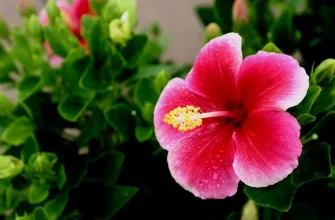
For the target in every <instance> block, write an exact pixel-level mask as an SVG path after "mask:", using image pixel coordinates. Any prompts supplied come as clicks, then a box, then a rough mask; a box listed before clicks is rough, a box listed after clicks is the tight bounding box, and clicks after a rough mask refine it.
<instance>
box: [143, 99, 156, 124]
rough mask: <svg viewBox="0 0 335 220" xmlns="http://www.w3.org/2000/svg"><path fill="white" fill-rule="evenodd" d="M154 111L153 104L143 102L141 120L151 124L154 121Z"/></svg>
mask: <svg viewBox="0 0 335 220" xmlns="http://www.w3.org/2000/svg"><path fill="white" fill-rule="evenodd" d="M154 110H155V106H154V104H152V103H149V102H145V103H144V106H143V107H142V108H141V112H142V117H143V119H144V120H145V121H146V122H148V123H150V124H151V123H152V122H153V119H154Z"/></svg>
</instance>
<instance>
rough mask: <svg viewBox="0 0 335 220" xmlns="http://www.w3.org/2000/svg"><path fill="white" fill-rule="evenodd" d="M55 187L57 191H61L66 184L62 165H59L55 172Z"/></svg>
mask: <svg viewBox="0 0 335 220" xmlns="http://www.w3.org/2000/svg"><path fill="white" fill-rule="evenodd" d="M56 181H57V187H58V189H60V190H61V189H63V187H64V186H65V183H66V173H65V167H64V165H63V164H62V165H60V166H59V167H58V170H57V179H56Z"/></svg>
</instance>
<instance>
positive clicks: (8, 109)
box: [0, 93, 14, 115]
mask: <svg viewBox="0 0 335 220" xmlns="http://www.w3.org/2000/svg"><path fill="white" fill-rule="evenodd" d="M13 110H14V104H13V102H12V101H10V100H9V98H8V97H7V96H5V95H4V94H2V93H0V115H11V114H12V111H13Z"/></svg>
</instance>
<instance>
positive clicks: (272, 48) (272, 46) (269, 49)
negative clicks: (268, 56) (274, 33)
mask: <svg viewBox="0 0 335 220" xmlns="http://www.w3.org/2000/svg"><path fill="white" fill-rule="evenodd" d="M262 50H263V51H265V52H274V53H279V54H281V53H283V52H281V50H280V49H279V48H278V47H277V46H276V45H275V44H274V43H268V44H267V45H265V46H264V47H263V49H262Z"/></svg>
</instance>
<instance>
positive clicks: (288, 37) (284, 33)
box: [271, 8, 296, 52]
mask: <svg viewBox="0 0 335 220" xmlns="http://www.w3.org/2000/svg"><path fill="white" fill-rule="evenodd" d="M293 18H294V14H293V10H292V9H291V8H287V9H286V10H285V11H284V12H283V13H282V14H281V16H280V17H279V19H278V20H277V22H275V23H274V24H273V26H272V27H271V40H272V41H273V43H275V44H276V45H277V46H278V47H279V48H282V49H283V50H284V51H285V52H293V50H294V48H295V43H296V40H295V33H294V29H293Z"/></svg>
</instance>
